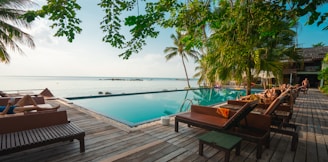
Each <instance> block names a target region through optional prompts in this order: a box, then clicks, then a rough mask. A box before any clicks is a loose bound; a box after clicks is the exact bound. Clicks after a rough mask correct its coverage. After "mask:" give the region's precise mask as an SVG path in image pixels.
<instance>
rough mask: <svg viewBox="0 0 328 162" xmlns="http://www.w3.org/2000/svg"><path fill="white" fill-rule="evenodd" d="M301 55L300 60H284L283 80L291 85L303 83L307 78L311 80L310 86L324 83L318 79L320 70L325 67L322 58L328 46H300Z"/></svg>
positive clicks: (327, 50) (327, 51)
mask: <svg viewBox="0 0 328 162" xmlns="http://www.w3.org/2000/svg"><path fill="white" fill-rule="evenodd" d="M298 53H299V55H300V56H301V57H302V59H301V60H299V61H298V62H295V61H289V60H283V62H284V63H285V64H284V70H283V82H284V83H289V84H291V85H296V84H301V83H302V81H303V80H304V79H305V78H308V79H309V81H310V87H313V88H314V87H319V86H321V85H322V84H323V81H322V80H319V79H318V75H319V73H320V70H321V69H322V68H323V67H325V65H324V64H323V62H322V60H323V59H324V57H325V56H326V54H327V53H328V46H324V47H312V48H300V49H299V50H298Z"/></svg>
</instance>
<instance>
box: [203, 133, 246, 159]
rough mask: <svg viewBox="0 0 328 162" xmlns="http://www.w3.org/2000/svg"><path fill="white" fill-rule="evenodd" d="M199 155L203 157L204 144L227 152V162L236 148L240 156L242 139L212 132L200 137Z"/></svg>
mask: <svg viewBox="0 0 328 162" xmlns="http://www.w3.org/2000/svg"><path fill="white" fill-rule="evenodd" d="M198 140H199V150H198V153H199V155H201V156H203V148H204V144H207V145H209V146H212V147H214V148H217V149H219V150H221V151H224V152H225V158H224V159H225V160H224V161H225V162H228V161H229V159H230V151H231V150H232V149H234V148H236V155H240V144H241V140H242V138H240V137H237V136H233V135H230V134H226V133H221V132H216V131H211V132H208V133H206V134H203V135H201V136H199V137H198Z"/></svg>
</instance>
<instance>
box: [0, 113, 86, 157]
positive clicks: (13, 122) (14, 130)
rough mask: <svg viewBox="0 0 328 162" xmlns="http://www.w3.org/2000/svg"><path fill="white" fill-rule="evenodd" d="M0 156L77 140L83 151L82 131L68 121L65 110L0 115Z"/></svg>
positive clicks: (83, 134) (83, 133)
mask: <svg viewBox="0 0 328 162" xmlns="http://www.w3.org/2000/svg"><path fill="white" fill-rule="evenodd" d="M0 123H1V129H0V156H1V155H6V154H10V153H14V152H18V151H23V150H26V149H31V148H35V147H40V146H45V145H49V144H53V143H56V142H63V141H73V140H74V139H77V140H79V142H80V152H84V151H85V146H84V136H85V132H84V131H83V130H81V129H80V128H79V127H78V126H76V125H75V124H73V123H72V122H69V121H68V120H67V113H66V111H43V112H35V113H30V114H28V115H26V114H25V115H18V114H13V115H10V116H6V117H0Z"/></svg>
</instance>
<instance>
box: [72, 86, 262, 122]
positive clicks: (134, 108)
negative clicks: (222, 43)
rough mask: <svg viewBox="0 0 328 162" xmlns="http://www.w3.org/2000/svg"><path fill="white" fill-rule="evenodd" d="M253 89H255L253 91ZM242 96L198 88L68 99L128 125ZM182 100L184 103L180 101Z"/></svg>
mask: <svg viewBox="0 0 328 162" xmlns="http://www.w3.org/2000/svg"><path fill="white" fill-rule="evenodd" d="M253 92H257V91H256V90H253ZM240 95H245V91H244V90H233V89H221V90H219V89H198V90H189V91H174V92H161V93H146V94H138V95H126V96H114V97H102V98H88V99H76V100H72V101H73V103H74V104H77V105H80V106H82V107H84V108H87V109H89V110H92V111H94V112H97V113H99V114H102V115H105V116H107V117H109V118H112V119H114V120H117V121H119V122H122V123H125V124H127V125H129V126H131V127H133V126H136V125H140V124H143V123H146V122H149V121H153V120H157V119H159V118H160V117H162V116H169V115H173V114H176V113H179V112H184V111H187V110H188V109H189V107H190V102H189V101H186V102H185V100H192V103H193V104H197V105H204V106H209V105H213V104H219V103H222V102H225V101H227V100H231V99H236V97H237V96H240ZM184 102H185V104H184Z"/></svg>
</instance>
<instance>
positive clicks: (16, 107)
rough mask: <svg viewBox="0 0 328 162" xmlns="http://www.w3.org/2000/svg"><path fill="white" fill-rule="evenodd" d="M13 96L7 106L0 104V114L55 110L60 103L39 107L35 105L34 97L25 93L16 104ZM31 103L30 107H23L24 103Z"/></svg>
mask: <svg viewBox="0 0 328 162" xmlns="http://www.w3.org/2000/svg"><path fill="white" fill-rule="evenodd" d="M14 103H15V98H10V100H9V101H8V104H7V106H0V115H4V114H16V113H21V112H26V111H33V110H36V111H44V110H57V109H58V108H59V107H60V105H58V106H55V107H52V108H41V107H39V106H38V105H37V103H36V102H35V101H34V99H33V98H32V97H31V96H30V95H25V96H24V97H23V98H22V99H20V100H19V101H18V102H17V103H16V104H14ZM28 103H32V104H33V106H31V107H24V106H25V105H26V104H28Z"/></svg>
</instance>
